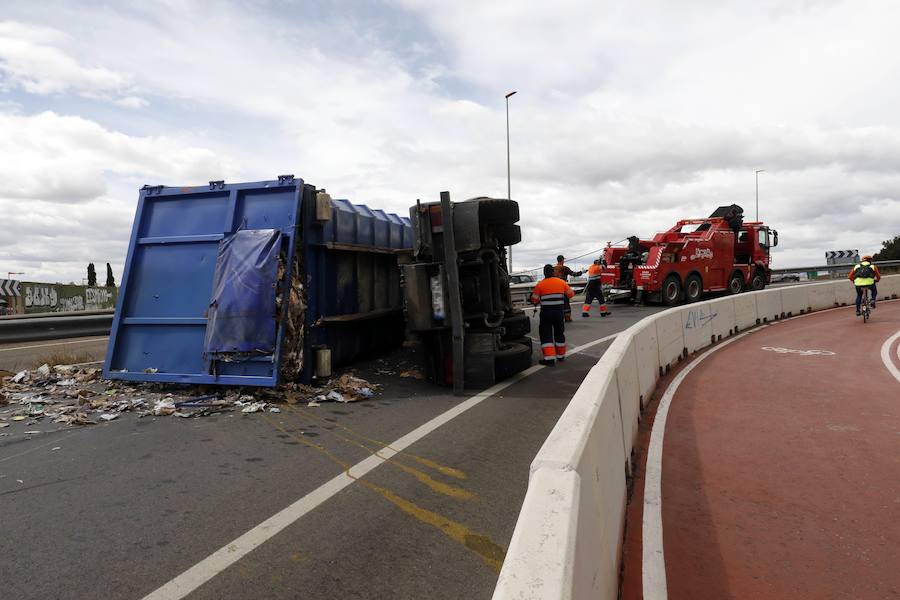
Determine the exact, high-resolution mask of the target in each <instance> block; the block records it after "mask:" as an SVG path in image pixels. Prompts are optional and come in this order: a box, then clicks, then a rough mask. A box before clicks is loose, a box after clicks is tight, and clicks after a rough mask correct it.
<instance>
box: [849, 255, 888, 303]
mask: <svg viewBox="0 0 900 600" xmlns="http://www.w3.org/2000/svg"><path fill="white" fill-rule="evenodd" d="M847 279H849V280H850V281H852V282H853V285H855V286H856V316H857V317H858V316H859V315H861V314H862V311H860V307H861V305H862V297H863V290H864V289H866V288H869V290H870V291H871V293H872V308H875V300H876V299H877V298H878V288H876V287H875V284H876V283H878V282H879V281H881V273H879V272H878V267H876V266H875V265H873V264H872V256H871V255H869V254H867V255H865V256H863V257H862V261H861V262H860V263H859V264H857V265H856V266H854V267H853V270H851V271H850V274H849V275H847Z"/></svg>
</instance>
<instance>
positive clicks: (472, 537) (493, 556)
mask: <svg viewBox="0 0 900 600" xmlns="http://www.w3.org/2000/svg"><path fill="white" fill-rule="evenodd" d="M263 419H264V420H265V421H266V422H268V423H269V424H270V425H272V426H273V427H275V428H276V429H278V430H279V431H281V432H282V433H285V434H287V435H288V436H290V437H292V438H294V439H295V440H297V441H298V442H300V443H301V444H304V445H306V446H309V447H310V448H313V449H314V450H318V451H319V452H321V453H322V454H324V455H325V456H326V457H328V458H329V459H330V460H332V461H333V462H335V463H337V464H338V465H339V466H340V467H341V468H342V469H343V470H344V474H345V475H347V477H349V478H350V479H353V480H354V481H356V482H357V483H359V484H360V485H362V486H363V487H364V488H366V489H369V490H371V491H373V492H376V493H378V494H379V495H380V496H381V497H383V498H385V499H386V500H388V501H389V502H391V503H392V504H393V505H395V506H397V507H398V508H399V509H400V510H402V511H403V512H405V513H406V514H408V515H410V516H411V517H413V518H415V519H416V520H417V521H419V522H420V523H425V524H426V525H431V526H432V527H435V528H436V529H438V530H439V531H440V532H441V533H443V534H444V535H446V536H447V537H449V538H450V539H452V540H453V541H455V542H458V543H460V544H462V545H463V546H465V547H466V548H467V549H469V550H470V551H471V552H474V553H475V554H477V555H478V556H479V558H481V560H482V561H484V563H485V564H486V565H488V566H489V567H491V568H492V569H494V570H495V571H497V572H498V573H499V572H500V567H501V566H503V559H504V557H505V556H506V551H505V550H503V548H501V547H500V546H498V545H497V544H495V543H494V542H493V541H492V540H491V539H490V538H489V537H487V536H485V535H481V534H479V533H476V532H474V531H472V530H471V529H469V528H468V527H466V526H465V525H463V524H462V523H457V522H456V521H452V520H450V519H448V518H446V517H444V516H443V515H440V514H438V513H436V512H433V511H430V510H428V509H425V508H422V507H421V506H419V505H417V504H415V503H414V502H410V501H409V500H407V499H405V498H403V497H401V496H398V495H397V494H395V493H393V492H391V491H390V490H388V489H386V488H383V487H381V486H378V485H375V484H374V483H371V482H369V481H366V480H365V479H361V478H359V477H355V476H353V475H351V474H350V466H349V465H348V464H347V463H346V462H344V461H343V460H341V459H340V458H338V457H337V456H335V455H334V454H333V453H332V452H329V451H328V450H326V449H325V448H324V447H322V446H320V445H319V444H316V443H314V442H310V441H309V440H307V439H304V438H303V436H299V435H296V434H294V433H292V432H290V431H288V430H287V429H285V428H284V427H282V426H281V424H280V423H278V422H276V421H275V420H273V419H271V418H270V417H269V416H268V415H265V414H264V415H263Z"/></svg>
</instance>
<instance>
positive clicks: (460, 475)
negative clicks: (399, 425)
mask: <svg viewBox="0 0 900 600" xmlns="http://www.w3.org/2000/svg"><path fill="white" fill-rule="evenodd" d="M288 406H289V407H290V408H292V409H293V410H294V411H295V412H298V413H300V414H303V415H305V416H308V417H309V418H310V419H315V420H317V421H320V422H322V423H328V424H330V425H335V426H337V427H340V428H341V429H343V430H344V431H346V432H347V433H349V434H351V435H353V436H356V437H357V438H360V439H363V440H366V441H367V442H372V443H373V444H378V445H379V446H381V447H382V448H388V449H390V450H394V449H393V448H391V446H390V444H388V443H387V442H382V441H381V440H377V439H375V438H371V437H369V436H367V435H365V434H363V433H360V432H358V431H355V430H353V429H350V428H349V427H346V426H344V425H341V424H340V423H335V422H333V421H329V420H328V419H326V418H324V417H320V416H319V415H316V414H313V413H312V411H308V410H305V409H302V408H297V407H294V406H290V405H288ZM394 452H396V453H397V454H402V455H403V456H408V457H409V458H411V459H413V460H414V461H416V462H417V463H419V464H422V465H425V466H426V467H428V468H430V469H434V470H435V471H438V472H439V473H441V474H442V475H447V476H448V477H453V478H455V479H466V474H465V473H464V472H463V471H460V470H459V469H454V468H453V467H448V466H446V465H442V464H440V463H437V462H435V461H433V460H430V459H427V458H424V457H422V456H416V455H415V454H412V453H410V452H405V451H402V450H394Z"/></svg>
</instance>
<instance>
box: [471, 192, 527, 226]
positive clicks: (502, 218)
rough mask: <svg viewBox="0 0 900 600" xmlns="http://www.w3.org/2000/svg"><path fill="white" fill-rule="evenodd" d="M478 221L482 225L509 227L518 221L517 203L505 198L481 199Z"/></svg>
mask: <svg viewBox="0 0 900 600" xmlns="http://www.w3.org/2000/svg"><path fill="white" fill-rule="evenodd" d="M478 219H479V220H480V221H481V223H482V224H483V225H496V224H510V225H511V224H513V223H515V222H517V221H518V220H519V203H518V202H516V201H515V200H507V199H505V198H481V199H479V204H478Z"/></svg>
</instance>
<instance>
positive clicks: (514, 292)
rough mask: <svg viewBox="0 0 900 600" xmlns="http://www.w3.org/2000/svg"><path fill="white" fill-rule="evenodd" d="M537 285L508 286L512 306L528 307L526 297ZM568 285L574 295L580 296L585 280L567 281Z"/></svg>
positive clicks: (518, 284)
mask: <svg viewBox="0 0 900 600" xmlns="http://www.w3.org/2000/svg"><path fill="white" fill-rule="evenodd" d="M535 285H537V282H536V281H534V282H531V283H512V284H510V286H509V292H510V296H511V299H512V303H513V306H519V307H522V306H527V305H528V297H529V296H530V295H531V290H533V289H534V286H535ZM569 285H570V286H571V287H572V289H573V290H575V293H576V294H580V293H581V292H583V291H584V286H586V285H587V280H586V279H573V280H571V281H569Z"/></svg>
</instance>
